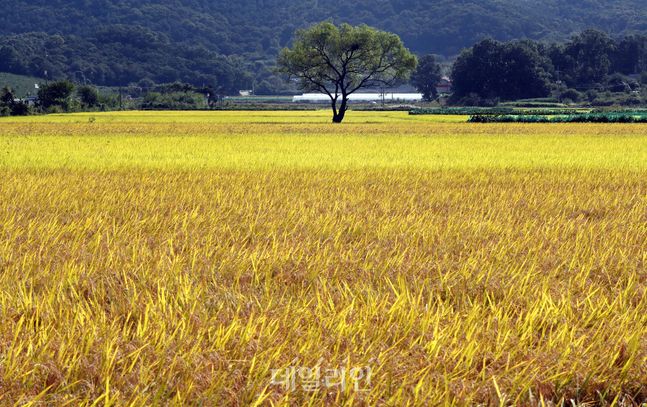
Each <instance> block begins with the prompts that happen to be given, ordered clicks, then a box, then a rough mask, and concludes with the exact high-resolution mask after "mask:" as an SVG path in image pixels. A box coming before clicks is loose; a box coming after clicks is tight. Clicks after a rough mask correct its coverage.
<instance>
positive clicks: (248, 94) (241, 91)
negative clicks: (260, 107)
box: [238, 90, 254, 96]
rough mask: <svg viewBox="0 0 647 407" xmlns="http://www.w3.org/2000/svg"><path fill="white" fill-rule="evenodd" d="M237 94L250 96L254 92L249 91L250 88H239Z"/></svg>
mask: <svg viewBox="0 0 647 407" xmlns="http://www.w3.org/2000/svg"><path fill="white" fill-rule="evenodd" d="M238 94H239V95H240V96H252V95H253V94H254V92H253V91H251V90H239V91H238Z"/></svg>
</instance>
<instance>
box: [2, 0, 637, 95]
mask: <svg viewBox="0 0 647 407" xmlns="http://www.w3.org/2000/svg"><path fill="white" fill-rule="evenodd" d="M0 4H2V10H3V12H2V13H1V14H0V71H4V72H12V73H17V74H28V75H36V76H43V75H44V71H48V76H49V77H52V78H59V77H68V78H72V79H74V80H76V81H79V82H83V81H89V82H92V83H95V84H104V85H125V84H128V83H132V82H139V81H143V82H142V83H144V84H146V83H149V81H152V82H157V83H162V82H170V81H175V80H180V81H185V82H191V83H194V84H197V85H201V84H203V83H204V84H217V85H218V86H219V87H221V88H222V89H223V90H225V91H233V90H235V89H240V88H245V87H251V86H254V85H255V86H260V87H263V86H264V87H272V88H274V90H276V89H277V88H280V86H281V84H280V83H279V82H278V81H277V79H276V78H275V77H274V76H273V75H272V74H271V67H272V64H273V61H274V58H275V56H276V54H277V53H278V50H279V49H280V48H281V47H283V46H285V45H286V44H288V43H289V41H290V39H291V38H292V34H293V32H294V30H295V29H297V28H299V27H304V26H307V25H309V24H311V23H314V22H318V21H321V20H325V19H332V20H333V21H335V22H342V21H344V22H350V23H353V24H358V23H366V24H369V25H372V26H376V27H378V28H381V29H385V30H389V31H393V32H396V33H398V34H399V35H400V36H401V37H402V39H403V40H404V41H405V44H406V45H407V46H408V47H409V48H411V49H412V50H413V51H415V52H418V53H436V54H442V55H446V56H452V55H456V54H457V53H458V52H459V51H460V50H461V49H462V48H464V47H467V46H470V45H472V44H473V43H475V42H476V41H478V40H479V39H481V38H483V37H487V36H490V37H493V38H495V39H500V40H508V39H513V38H533V39H546V40H558V39H564V38H567V37H569V36H570V35H571V34H573V33H575V32H578V31H581V30H582V29H584V28H588V27H595V28H600V29H602V30H605V31H607V32H609V33H610V34H612V35H621V34H628V33H632V32H646V31H647V10H646V8H645V7H644V0H580V1H577V2H568V3H567V2H563V1H558V0H547V1H543V2H541V3H538V2H536V1H529V0H516V1H515V0H483V1H466V0H459V1H449V0H352V1H348V0H346V1H342V0H237V1H224V0H215V1H209V0H144V1H136V0H120V1H116V0H68V1H63V0H32V1H29V2H8V1H4V0H3V1H1V2H0Z"/></svg>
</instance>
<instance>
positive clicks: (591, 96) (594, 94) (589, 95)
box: [586, 89, 599, 102]
mask: <svg viewBox="0 0 647 407" xmlns="http://www.w3.org/2000/svg"><path fill="white" fill-rule="evenodd" d="M598 96H599V94H598V91H597V90H594V89H590V90H587V91H586V100H588V101H589V102H593V101H595V100H596V99H597V98H598Z"/></svg>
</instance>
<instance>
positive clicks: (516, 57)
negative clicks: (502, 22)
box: [451, 30, 647, 105]
mask: <svg viewBox="0 0 647 407" xmlns="http://www.w3.org/2000/svg"><path fill="white" fill-rule="evenodd" d="M641 74H642V77H638V75H641ZM646 75H647V35H629V36H625V37H623V38H620V39H613V38H611V37H610V36H609V35H608V34H606V33H604V32H601V31H596V30H586V31H584V32H582V33H580V34H578V35H576V36H574V37H572V38H571V39H570V40H569V41H567V42H564V43H554V44H545V43H539V42H534V41H530V40H523V41H510V42H499V41H494V40H491V39H486V40H483V41H480V42H478V43H477V44H476V45H474V46H472V47H471V48H469V49H466V50H464V51H463V52H462V53H461V55H460V56H459V57H458V58H457V60H456V61H455V63H454V65H453V67H452V72H451V76H452V79H453V81H454V89H453V90H454V94H453V97H452V99H453V101H454V102H455V103H457V104H468V105H469V104H495V103H496V102H497V101H499V100H517V99H526V98H540V97H545V96H548V95H550V94H551V93H554V92H556V91H558V92H561V93H560V96H561V98H563V99H569V100H571V101H576V102H577V101H578V99H580V98H582V97H583V96H582V94H583V93H586V92H588V95H589V98H590V99H594V97H593V96H594V94H595V92H596V91H609V92H631V91H637V90H638V89H639V88H640V87H641V84H640V82H641V81H642V80H644V79H641V78H644V77H645V76H646Z"/></svg>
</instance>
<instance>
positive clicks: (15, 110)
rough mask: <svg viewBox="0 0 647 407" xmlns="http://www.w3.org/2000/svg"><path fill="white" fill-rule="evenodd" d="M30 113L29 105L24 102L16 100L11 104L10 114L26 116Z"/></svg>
mask: <svg viewBox="0 0 647 407" xmlns="http://www.w3.org/2000/svg"><path fill="white" fill-rule="evenodd" d="M30 113H31V109H30V108H29V105H28V104H27V103H25V102H16V103H14V104H13V106H11V115H12V116H27V115H29V114H30Z"/></svg>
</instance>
